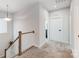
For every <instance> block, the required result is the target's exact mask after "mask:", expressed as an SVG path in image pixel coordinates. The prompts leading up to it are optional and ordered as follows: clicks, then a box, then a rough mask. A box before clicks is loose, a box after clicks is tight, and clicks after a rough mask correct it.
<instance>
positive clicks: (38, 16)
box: [13, 3, 48, 51]
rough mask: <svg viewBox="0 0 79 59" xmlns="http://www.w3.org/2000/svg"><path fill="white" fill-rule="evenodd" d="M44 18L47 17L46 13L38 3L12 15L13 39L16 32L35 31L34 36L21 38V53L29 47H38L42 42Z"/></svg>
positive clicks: (16, 34) (29, 35)
mask: <svg viewBox="0 0 79 59" xmlns="http://www.w3.org/2000/svg"><path fill="white" fill-rule="evenodd" d="M46 17H48V13H47V11H46V10H45V9H44V8H42V7H40V5H39V3H35V4H33V5H30V6H28V8H24V9H22V10H21V11H19V12H17V13H16V14H15V15H14V23H13V24H14V25H13V28H14V39H15V38H16V37H17V36H18V31H22V32H28V31H32V30H35V34H27V35H23V36H22V51H24V50H26V49H27V48H28V47H30V46H31V45H35V46H40V45H41V44H42V43H43V42H44V40H45V19H46ZM16 49H17V48H16Z"/></svg>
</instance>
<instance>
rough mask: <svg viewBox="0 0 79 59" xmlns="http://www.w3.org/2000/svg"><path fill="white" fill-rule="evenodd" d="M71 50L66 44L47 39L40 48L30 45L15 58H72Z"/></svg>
mask: <svg viewBox="0 0 79 59" xmlns="http://www.w3.org/2000/svg"><path fill="white" fill-rule="evenodd" d="M72 57H73V56H72V51H71V50H70V48H69V45H68V44H64V43H60V42H54V41H49V42H48V43H46V44H45V45H44V46H42V47H41V48H37V47H32V48H31V49H29V50H28V51H26V52H25V53H24V54H22V55H21V56H16V58H72Z"/></svg>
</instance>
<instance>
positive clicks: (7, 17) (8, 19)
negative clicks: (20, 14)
mask: <svg viewBox="0 0 79 59" xmlns="http://www.w3.org/2000/svg"><path fill="white" fill-rule="evenodd" d="M6 7H7V14H6V18H5V20H6V21H11V18H10V17H9V13H8V4H7V5H6Z"/></svg>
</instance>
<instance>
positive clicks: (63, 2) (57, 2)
mask: <svg viewBox="0 0 79 59" xmlns="http://www.w3.org/2000/svg"><path fill="white" fill-rule="evenodd" d="M36 2H40V4H42V5H43V6H44V7H45V8H46V9H47V10H48V11H51V10H55V9H59V8H63V7H68V6H69V5H70V0H0V10H1V11H6V10H7V7H6V5H7V4H8V5H9V12H12V13H14V12H17V11H19V10H21V9H22V8H25V7H27V6H28V5H30V4H33V3H36Z"/></svg>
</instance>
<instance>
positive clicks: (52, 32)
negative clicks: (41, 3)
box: [48, 19, 63, 42]
mask: <svg viewBox="0 0 79 59" xmlns="http://www.w3.org/2000/svg"><path fill="white" fill-rule="evenodd" d="M48 32H49V39H50V40H54V41H60V42H63V20H62V19H52V20H49V26H48Z"/></svg>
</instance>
